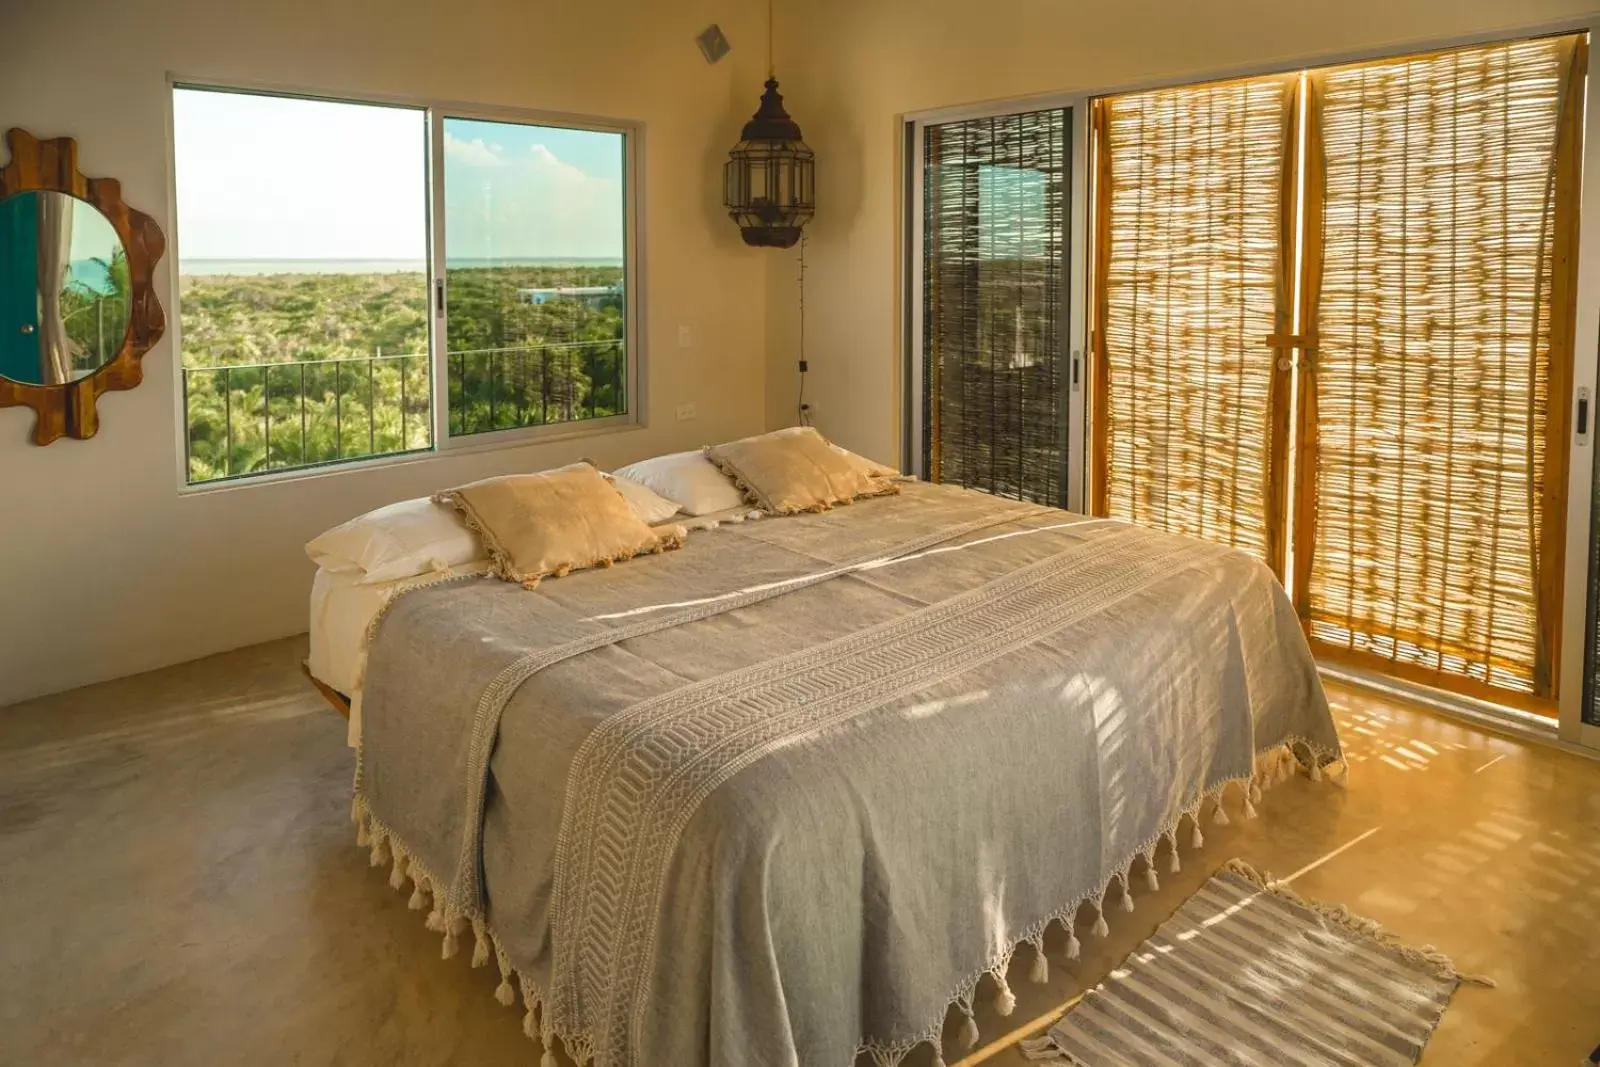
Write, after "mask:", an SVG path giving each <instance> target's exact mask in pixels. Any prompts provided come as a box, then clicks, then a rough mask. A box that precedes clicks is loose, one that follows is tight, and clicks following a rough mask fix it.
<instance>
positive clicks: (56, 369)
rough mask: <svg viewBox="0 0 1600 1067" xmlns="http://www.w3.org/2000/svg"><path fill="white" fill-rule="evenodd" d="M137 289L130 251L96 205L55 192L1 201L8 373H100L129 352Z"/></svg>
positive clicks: (41, 380)
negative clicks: (132, 282)
mask: <svg viewBox="0 0 1600 1067" xmlns="http://www.w3.org/2000/svg"><path fill="white" fill-rule="evenodd" d="M130 291H131V286H130V280H129V276H128V254H127V250H126V249H124V248H123V246H122V239H121V238H120V237H119V236H118V235H117V231H116V229H115V228H114V227H113V226H112V225H111V220H110V219H108V218H106V217H105V216H104V215H102V214H101V213H100V211H99V209H98V208H96V207H95V206H94V205H93V204H91V203H89V202H88V201H85V200H79V199H78V198H76V197H73V196H69V195H67V194H66V193H58V192H54V191H49V190H28V191H26V192H21V193H18V194H16V195H15V196H9V197H6V198H5V199H4V200H0V375H4V376H5V377H7V378H10V379H11V380H12V381H16V382H23V383H25V384H29V385H61V384H64V383H66V382H73V381H77V380H78V379H79V378H86V377H88V376H89V375H91V374H93V373H94V372H95V371H97V370H99V369H100V368H101V367H103V366H105V365H106V364H107V363H109V362H111V361H112V360H113V359H115V358H116V356H117V353H118V352H119V351H120V350H121V348H122V340H123V335H124V334H125V333H126V332H127V329H128V315H129V310H130V309H129V293H130Z"/></svg>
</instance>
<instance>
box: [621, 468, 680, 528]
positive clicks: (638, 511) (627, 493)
mask: <svg viewBox="0 0 1600 1067" xmlns="http://www.w3.org/2000/svg"><path fill="white" fill-rule="evenodd" d="M605 478H606V480H607V481H609V482H610V483H611V484H612V485H613V486H614V487H615V488H616V490H617V492H619V493H621V494H622V499H624V500H626V501H627V502H628V506H629V507H630V508H632V509H633V513H634V514H635V515H637V516H639V521H640V522H642V523H644V524H645V525H646V526H655V525H657V524H659V523H663V522H666V521H667V520H668V519H670V518H672V516H674V515H676V514H677V513H678V512H680V511H682V510H683V509H682V508H680V507H678V503H677V501H675V500H668V499H667V498H666V497H664V496H660V495H658V494H657V493H655V492H654V491H653V490H651V488H650V487H649V486H647V485H642V484H640V483H639V482H635V481H632V480H630V479H628V478H618V477H617V476H616V475H615V474H607V475H606V476H605Z"/></svg>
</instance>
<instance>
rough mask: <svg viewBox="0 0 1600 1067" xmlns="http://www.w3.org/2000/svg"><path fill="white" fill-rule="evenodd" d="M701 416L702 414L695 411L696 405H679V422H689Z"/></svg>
mask: <svg viewBox="0 0 1600 1067" xmlns="http://www.w3.org/2000/svg"><path fill="white" fill-rule="evenodd" d="M699 414H700V413H699V412H698V411H696V410H695V409H694V405H693V404H679V405H678V421H679V422H688V421H689V420H690V419H692V418H694V417H695V416H697V415H699Z"/></svg>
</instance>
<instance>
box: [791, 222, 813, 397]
mask: <svg viewBox="0 0 1600 1067" xmlns="http://www.w3.org/2000/svg"><path fill="white" fill-rule="evenodd" d="M799 281H800V397H799V400H798V401H797V403H798V405H799V406H798V407H797V409H796V411H795V414H796V416H797V418H798V419H799V422H800V425H801V426H810V425H811V405H810V404H807V403H806V235H805V234H803V233H802V234H801V235H800V276H799Z"/></svg>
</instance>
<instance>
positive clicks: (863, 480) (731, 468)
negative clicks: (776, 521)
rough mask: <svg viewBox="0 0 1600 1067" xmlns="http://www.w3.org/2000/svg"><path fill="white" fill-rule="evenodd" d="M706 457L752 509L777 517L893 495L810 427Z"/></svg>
mask: <svg viewBox="0 0 1600 1067" xmlns="http://www.w3.org/2000/svg"><path fill="white" fill-rule="evenodd" d="M706 457H707V458H708V459H710V460H711V462H713V463H715V464H716V465H717V466H718V468H720V469H721V470H722V473H724V474H726V475H728V477H730V478H732V479H733V480H734V481H735V482H737V483H738V485H739V488H740V489H742V490H743V491H744V492H745V495H746V496H747V497H748V498H749V499H750V501H751V502H752V503H754V504H755V505H756V506H757V507H759V508H761V509H762V510H763V511H769V512H772V513H773V514H776V515H792V514H795V513H796V512H801V511H825V510H827V509H828V508H831V507H833V506H834V505H835V504H848V503H850V501H852V500H855V499H856V498H858V497H864V496H882V495H884V494H887V493H898V492H899V491H900V487H899V486H898V485H896V484H895V483H894V482H892V481H888V480H886V479H883V478H874V477H872V476H871V475H869V474H867V473H866V472H865V471H864V470H862V468H860V467H859V466H857V465H856V464H854V463H851V462H850V461H849V460H848V459H847V458H846V457H845V456H844V455H843V454H841V453H840V452H838V451H836V450H834V449H833V448H831V447H830V446H829V445H828V442H827V441H825V440H823V437H822V435H821V434H819V433H817V431H816V430H813V429H811V428H810V427H809V426H807V427H801V428H794V429H788V430H778V431H776V432H774V433H765V434H761V435H759V436H757V437H746V438H743V439H741V440H738V441H729V442H728V443H727V444H723V445H712V446H711V447H709V448H707V449H706Z"/></svg>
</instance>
